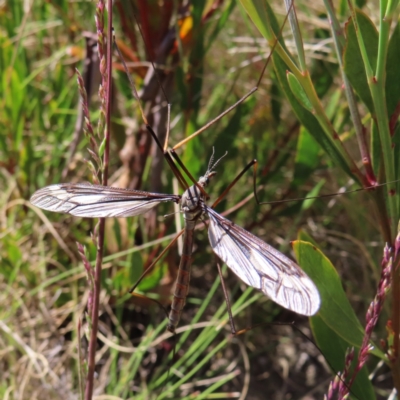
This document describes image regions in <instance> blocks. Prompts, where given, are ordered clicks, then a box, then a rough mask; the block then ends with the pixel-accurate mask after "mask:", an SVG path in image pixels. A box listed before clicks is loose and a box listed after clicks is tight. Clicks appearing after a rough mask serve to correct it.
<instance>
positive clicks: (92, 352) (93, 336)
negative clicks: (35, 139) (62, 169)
mask: <svg viewBox="0 0 400 400" xmlns="http://www.w3.org/2000/svg"><path fill="white" fill-rule="evenodd" d="M99 6H100V7H104V3H103V2H102V1H99ZM107 9H108V14H107V19H108V23H107V55H106V60H107V68H106V72H105V76H103V83H105V86H106V91H105V96H106V127H105V150H104V158H103V161H104V162H103V171H102V184H103V185H104V186H106V185H107V181H108V164H109V154H110V121H111V93H112V43H113V34H112V0H107ZM105 80H106V82H104V81H105ZM103 87H104V85H103ZM104 235H105V219H104V218H101V219H100V221H99V230H98V239H97V253H96V266H95V273H94V293H93V309H92V315H91V317H92V330H91V332H90V341H89V357H88V358H89V359H88V375H87V380H86V390H85V399H86V400H91V398H92V395H93V380H94V370H95V366H96V360H95V356H96V344H97V331H98V323H99V302H100V290H101V272H102V269H101V267H102V262H103V249H104Z"/></svg>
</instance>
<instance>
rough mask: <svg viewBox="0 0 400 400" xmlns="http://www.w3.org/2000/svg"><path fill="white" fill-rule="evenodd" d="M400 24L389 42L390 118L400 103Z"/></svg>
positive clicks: (388, 90) (387, 95)
mask: <svg viewBox="0 0 400 400" xmlns="http://www.w3.org/2000/svg"><path fill="white" fill-rule="evenodd" d="M399 64H400V24H399V23H398V24H397V25H396V28H395V29H394V31H393V33H392V36H391V38H390V42H389V48H388V55H387V64H386V102H387V109H388V116H389V118H390V117H391V115H392V114H393V112H394V110H395V109H396V107H397V106H398V104H399V102H400V79H399Z"/></svg>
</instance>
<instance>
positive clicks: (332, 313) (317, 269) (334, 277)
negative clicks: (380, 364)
mask: <svg viewBox="0 0 400 400" xmlns="http://www.w3.org/2000/svg"><path fill="white" fill-rule="evenodd" d="M293 249H294V251H295V253H296V258H297V260H298V263H299V265H300V266H301V268H302V269H303V270H304V272H305V273H306V274H307V275H308V276H309V277H310V278H311V279H312V281H313V282H314V283H315V285H316V286H317V287H318V290H319V294H320V297H321V308H320V310H319V312H318V316H319V317H320V318H321V319H322V320H323V321H324V323H325V324H326V325H327V326H328V327H329V328H330V329H332V330H333V331H334V332H335V333H336V334H337V335H338V336H339V337H341V338H342V339H343V340H345V341H346V342H347V344H348V347H356V348H359V347H360V345H361V343H362V340H363V337H364V329H363V327H362V326H361V324H360V322H359V320H358V319H357V317H356V314H355V313H354V310H353V308H352V307H351V305H350V303H349V301H348V299H347V296H346V294H345V292H344V290H343V287H342V283H341V281H340V278H339V276H338V274H337V272H336V270H335V268H334V266H333V265H332V263H331V262H330V261H329V259H328V258H327V257H326V256H325V255H324V254H323V253H322V252H321V251H320V250H319V249H318V248H317V247H315V246H314V245H312V244H310V243H307V242H303V241H300V240H297V241H294V242H293ZM373 353H374V354H375V355H377V356H378V357H380V358H382V359H385V356H384V354H383V353H382V352H381V351H379V350H378V349H374V350H373Z"/></svg>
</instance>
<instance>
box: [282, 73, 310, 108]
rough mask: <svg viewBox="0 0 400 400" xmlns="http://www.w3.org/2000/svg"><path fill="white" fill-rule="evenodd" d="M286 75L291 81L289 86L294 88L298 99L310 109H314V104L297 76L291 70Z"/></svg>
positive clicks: (293, 91) (293, 90)
mask: <svg viewBox="0 0 400 400" xmlns="http://www.w3.org/2000/svg"><path fill="white" fill-rule="evenodd" d="M286 77H287V80H288V83H289V87H290V89H291V90H292V93H293V94H294V95H295V97H296V99H297V101H298V102H299V103H300V104H301V105H302V106H303V107H304V108H306V109H307V110H308V111H312V110H313V106H312V104H311V103H310V100H309V99H308V97H307V94H306V92H305V91H304V89H303V88H302V86H301V85H300V82H299V81H298V80H297V78H296V77H295V76H294V75H293V74H292V73H291V72H287V73H286Z"/></svg>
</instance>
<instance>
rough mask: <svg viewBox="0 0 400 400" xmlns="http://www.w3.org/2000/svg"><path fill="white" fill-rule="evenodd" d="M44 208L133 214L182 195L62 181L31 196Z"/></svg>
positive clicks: (92, 215)
mask: <svg viewBox="0 0 400 400" xmlns="http://www.w3.org/2000/svg"><path fill="white" fill-rule="evenodd" d="M30 201H31V203H32V204H33V205H35V206H37V207H40V208H43V209H44V210H49V211H54V212H62V213H68V214H71V215H76V216H79V217H89V218H106V217H132V216H134V215H139V214H144V213H146V212H147V211H149V210H150V209H152V208H153V207H155V206H156V205H158V204H160V203H161V202H165V201H174V202H176V203H179V201H180V196H175V195H172V194H171V195H168V194H158V193H148V192H142V191H139V190H129V189H120V188H115V187H109V186H101V185H91V184H89V183H59V184H56V185H51V186H47V187H44V188H43V189H39V190H38V191H36V192H35V193H34V194H33V196H32V197H31V199H30Z"/></svg>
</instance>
